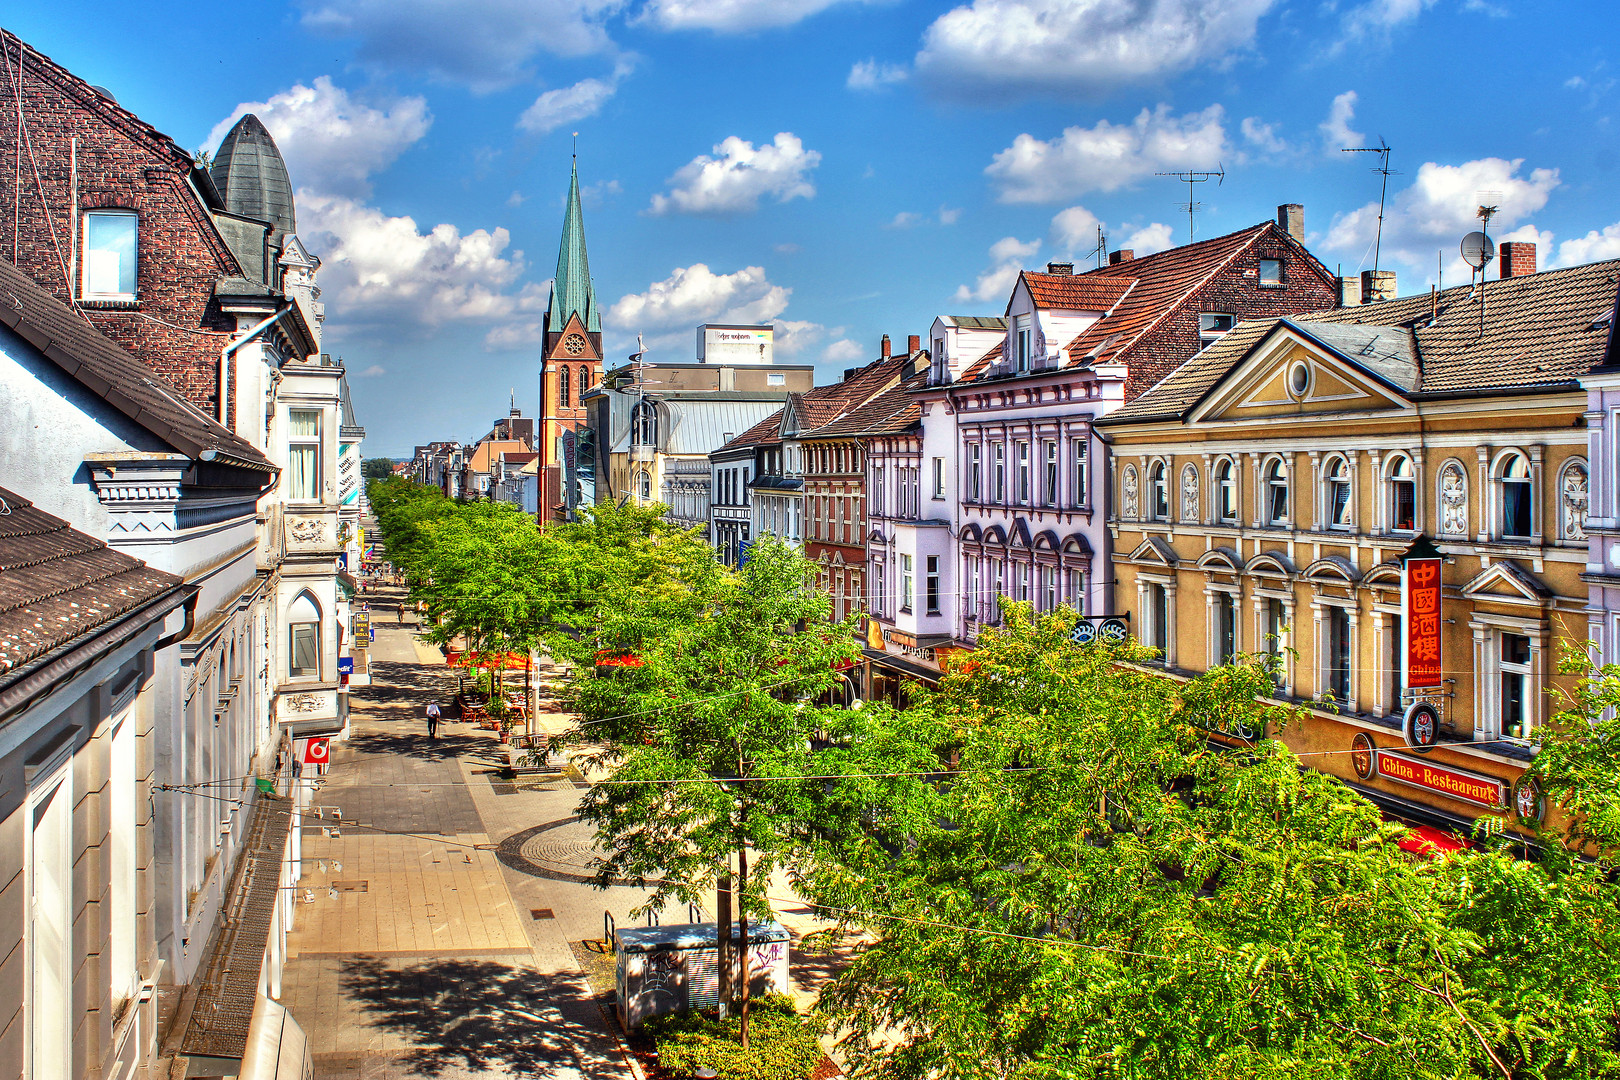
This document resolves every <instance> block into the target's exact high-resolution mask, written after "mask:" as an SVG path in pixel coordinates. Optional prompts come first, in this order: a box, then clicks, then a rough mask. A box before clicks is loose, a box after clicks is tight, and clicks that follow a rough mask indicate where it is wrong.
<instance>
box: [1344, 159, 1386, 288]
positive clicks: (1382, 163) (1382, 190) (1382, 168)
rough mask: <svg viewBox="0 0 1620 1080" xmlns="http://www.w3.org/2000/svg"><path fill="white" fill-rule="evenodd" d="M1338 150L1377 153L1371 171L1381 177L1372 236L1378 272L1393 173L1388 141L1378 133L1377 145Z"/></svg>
mask: <svg viewBox="0 0 1620 1080" xmlns="http://www.w3.org/2000/svg"><path fill="white" fill-rule="evenodd" d="M1340 152H1341V153H1345V154H1377V155H1379V157H1378V167H1377V168H1375V169H1373V172H1375V173H1377V174H1378V175H1379V176H1380V177H1382V178H1383V179H1382V180H1380V181H1379V185H1378V232H1377V234H1376V235H1374V237H1373V273H1375V274H1376V273H1378V258H1379V256H1380V255H1382V254H1383V248H1384V197H1385V196H1387V195H1388V194H1389V178H1390V177H1391V176H1393V175H1395V174H1394V172H1393V171H1392V170H1391V169H1390V167H1389V143H1388V142H1386V141H1385V140H1384V137H1383V136H1382V135H1380V136H1379V137H1378V145H1377V146H1346V147H1342V148H1341V150H1340ZM1361 257H1362V258H1364V259H1365V258H1366V257H1367V256H1366V254H1365V253H1363V254H1362V256H1361ZM1363 265H1365V264H1363Z"/></svg>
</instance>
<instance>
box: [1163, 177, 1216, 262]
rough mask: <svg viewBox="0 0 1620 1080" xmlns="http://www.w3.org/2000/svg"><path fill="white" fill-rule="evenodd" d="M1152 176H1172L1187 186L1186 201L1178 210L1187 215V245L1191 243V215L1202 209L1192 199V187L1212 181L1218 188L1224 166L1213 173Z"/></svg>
mask: <svg viewBox="0 0 1620 1080" xmlns="http://www.w3.org/2000/svg"><path fill="white" fill-rule="evenodd" d="M1153 175H1154V176H1173V177H1175V178H1176V179H1177V180H1180V181H1181V182H1182V183H1183V184H1186V185H1187V201H1186V202H1184V203H1182V204H1181V207H1180V209H1181V211H1182V213H1184V214H1186V215H1187V243H1189V244H1190V243H1192V242H1193V232H1194V228H1193V215H1194V214H1196V213H1198V212H1199V211H1200V210H1202V209H1203V208H1204V204H1203V203H1201V202H1199V201H1198V200H1196V199H1194V198H1193V191H1194V189H1195V188H1194V185H1197V184H1205V183H1208V182H1209V181H1211V180H1213V181H1215V186H1216V187H1220V186H1221V184H1222V183H1223V182H1224V181H1225V180H1226V166H1225V165H1221V166H1219V167H1218V168H1217V169H1216V170H1215V171H1214V172H1197V171H1183V172H1159V173H1154V174H1153Z"/></svg>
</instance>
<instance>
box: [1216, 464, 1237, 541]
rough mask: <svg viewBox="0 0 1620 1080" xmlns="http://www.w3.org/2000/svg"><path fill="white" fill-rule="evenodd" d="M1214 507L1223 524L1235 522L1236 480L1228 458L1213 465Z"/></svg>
mask: <svg viewBox="0 0 1620 1080" xmlns="http://www.w3.org/2000/svg"><path fill="white" fill-rule="evenodd" d="M1215 505H1216V509H1217V513H1218V515H1219V517H1220V520H1221V522H1222V523H1223V524H1227V525H1231V524H1235V523H1236V522H1237V516H1238V512H1237V479H1236V478H1235V477H1234V476H1233V470H1232V461H1231V459H1230V458H1227V459H1223V460H1222V461H1219V462H1217V463H1216V465H1215Z"/></svg>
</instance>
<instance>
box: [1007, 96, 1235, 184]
mask: <svg viewBox="0 0 1620 1080" xmlns="http://www.w3.org/2000/svg"><path fill="white" fill-rule="evenodd" d="M1225 115H1226V112H1225V110H1224V109H1222V108H1221V106H1219V105H1211V106H1210V107H1209V108H1207V109H1205V110H1203V111H1202V112H1196V113H1186V114H1184V115H1182V116H1181V117H1176V116H1173V115H1171V112H1170V106H1168V105H1160V106H1159V107H1158V108H1157V109H1143V110H1142V111H1141V112H1140V113H1139V114H1137V117H1136V119H1135V120H1134V121H1132V122H1131V123H1128V124H1113V123H1110V122H1109V121H1107V120H1099V121H1098V122H1097V124H1096V126H1095V127H1089V128H1083V127H1078V126H1077V127H1071V128H1065V129H1064V131H1063V134H1062V135H1061V136H1059V137H1058V138H1056V139H1053V140H1052V141H1050V142H1045V141H1043V140H1041V139H1037V138H1035V137H1034V136H1033V135H1029V134H1022V135H1019V136H1018V137H1017V138H1016V139H1014V140H1013V144H1012V145H1011V146H1009V147H1008V148H1007V149H1005V150H1003V151H1001V152H1000V153H999V154H997V155H996V156H995V159H994V160H993V161H991V163H990V165H989V166H988V167H987V168H986V169H985V170H984V171H985V173H986V174H987V175H988V176H989V177H990V178H991V179H992V180H993V181H995V183H996V184H997V186H998V187H1000V189H1001V201H1002V202H1009V203H1043V202H1059V201H1062V200H1064V199H1070V198H1074V197H1077V196H1080V195H1084V194H1085V193H1086V192H1088V191H1115V190H1117V189H1119V188H1122V187H1125V186H1127V185H1130V184H1134V183H1136V182H1137V181H1139V180H1143V179H1146V178H1147V177H1149V176H1152V175H1153V174H1154V173H1155V172H1158V171H1161V170H1169V169H1212V168H1215V167H1216V166H1217V165H1218V164H1219V163H1220V160H1221V155H1222V153H1223V152H1224V151H1225V149H1226V128H1225V126H1224V125H1223V123H1222V121H1223V120H1224V118H1225Z"/></svg>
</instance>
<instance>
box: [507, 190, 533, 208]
mask: <svg viewBox="0 0 1620 1080" xmlns="http://www.w3.org/2000/svg"><path fill="white" fill-rule="evenodd" d="M528 201H529V200H528V196H526V195H524V194H523V192H521V191H514V192H512V194H510V195H508V196H507V197H506V205H507V206H510V207H511V208H512V209H514V210H516V209H517V208H518V207H520V206H522V205H523V204H524V203H526V202H528Z"/></svg>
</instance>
